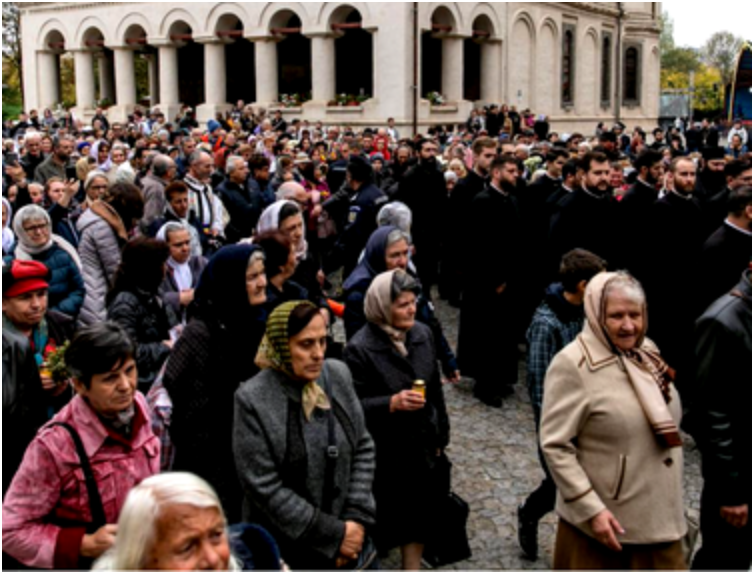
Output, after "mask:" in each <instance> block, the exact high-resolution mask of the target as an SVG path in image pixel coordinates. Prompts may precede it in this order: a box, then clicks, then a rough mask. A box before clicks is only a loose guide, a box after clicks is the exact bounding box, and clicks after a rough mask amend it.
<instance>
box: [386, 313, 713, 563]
mask: <svg viewBox="0 0 754 572" xmlns="http://www.w3.org/2000/svg"><path fill="white" fill-rule="evenodd" d="M437 312H438V317H439V318H440V320H441V322H442V323H443V327H444V329H445V333H446V336H447V338H448V341H449V342H450V344H451V346H453V347H454V348H455V347H456V343H457V335H458V311H457V310H455V309H453V308H451V307H450V306H448V305H447V304H445V303H444V302H438V307H437ZM472 389H473V382H471V381H470V380H463V381H462V382H461V383H460V384H459V385H457V386H447V387H446V399H447V404H448V409H449V413H450V417H451V431H452V443H451V447H450V448H449V450H448V456H449V457H450V459H451V460H452V462H453V463H454V473H453V479H454V489H455V492H456V493H458V494H459V495H460V496H461V497H463V498H464V499H465V500H466V501H467V502H468V503H469V505H470V506H471V517H470V520H469V535H470V538H471V547H472V550H473V553H474V555H473V557H472V559H471V560H469V561H467V562H462V563H460V564H458V565H456V566H454V567H453V569H457V570H467V569H474V570H547V569H550V568H551V565H552V553H553V549H554V543H555V528H556V523H557V519H556V517H555V515H554V514H552V515H550V516H549V517H547V518H546V519H545V520H543V521H542V524H541V526H540V558H539V560H538V561H536V562H530V561H528V560H526V559H525V558H523V556H522V554H521V551H520V549H519V547H518V542H517V522H516V519H517V517H516V509H517V507H518V506H519V505H520V504H521V502H522V501H523V500H524V499H525V498H526V497H527V496H528V495H529V493H531V492H532V491H534V490H535V489H536V488H537V487H538V486H539V484H540V482H541V479H542V478H543V473H542V470H541V469H540V466H539V462H538V457H537V449H536V437H535V428H534V416H533V414H532V410H531V406H530V402H529V397H528V393H527V391H526V386H525V369H524V361H523V359H522V361H521V377H520V381H519V384H518V386H517V387H516V393H515V395H514V396H513V397H511V398H509V399H508V400H507V401H506V402H505V405H504V407H503V409H502V410H500V409H497V410H495V409H491V408H489V407H486V406H484V405H482V404H481V403H480V402H479V401H477V400H476V399H475V398H474V397H473V395H472ZM686 451H687V455H686V503H687V506H688V507H689V508H690V509H691V511H690V512H691V514H692V515H693V514H698V509H699V499H700V493H701V476H700V460H699V455H698V454H697V453H696V452H695V451H693V450H692V446H691V444H690V443H687V447H686ZM382 564H383V567H384V568H385V569H397V568H400V558H399V555H398V554H397V551H396V552H394V553H393V554H391V556H390V558H388V559H387V560H386V561H384V562H383V563H382Z"/></svg>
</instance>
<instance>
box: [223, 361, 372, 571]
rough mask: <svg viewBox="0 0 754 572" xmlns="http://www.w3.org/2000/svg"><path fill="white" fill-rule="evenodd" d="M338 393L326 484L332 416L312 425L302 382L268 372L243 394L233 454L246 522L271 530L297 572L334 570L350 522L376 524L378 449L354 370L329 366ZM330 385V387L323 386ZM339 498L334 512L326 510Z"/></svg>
mask: <svg viewBox="0 0 754 572" xmlns="http://www.w3.org/2000/svg"><path fill="white" fill-rule="evenodd" d="M325 367H326V368H327V372H328V377H329V380H330V386H331V388H332V400H331V405H332V410H331V411H332V413H333V420H334V422H335V423H334V430H335V441H336V447H337V449H338V457H337V460H336V461H335V470H334V479H333V480H334V483H335V484H334V485H333V484H329V483H327V482H326V480H327V479H326V474H325V467H326V454H325V453H326V451H327V447H328V443H329V438H328V415H327V414H326V413H325V412H324V411H322V410H316V411H315V412H314V414H313V415H312V418H311V420H310V421H308V422H307V421H306V419H305V418H304V414H303V411H302V408H301V394H302V393H301V389H302V386H301V383H300V382H295V381H293V380H291V379H289V378H288V377H287V376H285V375H284V374H282V373H279V372H276V371H273V370H265V371H263V372H261V373H260V374H259V375H258V376H256V377H255V378H254V379H252V380H251V381H249V382H247V383H245V384H244V385H243V386H241V388H240V389H239V390H238V392H237V393H236V398H235V403H236V405H235V428H234V431H233V449H234V452H235V459H236V465H237V467H238V476H239V477H240V480H241V483H242V486H243V490H244V502H243V513H244V514H243V516H244V520H245V521H246V522H256V523H260V524H262V525H263V526H264V527H265V528H267V529H268V530H269V531H270V532H271V533H272V534H273V536H274V537H275V539H276V540H277V541H278V543H279V545H280V548H281V551H282V555H283V559H284V560H285V561H286V563H287V564H288V565H290V566H291V568H293V569H301V570H304V569H308V570H312V569H320V568H322V569H330V570H332V569H334V568H335V559H336V557H337V556H338V554H339V552H340V547H341V545H342V543H343V538H344V533H345V522H346V521H354V522H358V523H360V524H362V525H363V526H365V527H367V528H369V527H371V526H372V525H374V523H375V504H374V498H373V496H372V483H373V479H374V471H375V451H374V442H373V441H372V438H371V437H370V435H369V432H368V431H367V428H366V425H365V422H364V413H363V412H362V409H361V404H360V403H359V400H358V397H357V396H356V393H355V392H354V388H353V387H354V386H353V379H352V377H351V373H350V372H349V370H348V368H347V367H346V366H345V365H343V364H342V363H340V362H336V361H330V360H328V361H327V362H326V363H325ZM319 384H320V386H323V381H322V380H320V381H319ZM325 491H333V493H334V494H333V496H332V506H331V507H325V506H323V504H324V503H323V501H324V498H323V497H324V494H325Z"/></svg>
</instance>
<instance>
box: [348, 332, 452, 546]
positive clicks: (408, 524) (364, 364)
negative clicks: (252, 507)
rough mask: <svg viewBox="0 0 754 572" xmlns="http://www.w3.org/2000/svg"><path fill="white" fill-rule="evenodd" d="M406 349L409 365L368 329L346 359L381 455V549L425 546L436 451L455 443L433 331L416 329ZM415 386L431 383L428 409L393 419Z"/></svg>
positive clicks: (377, 483)
mask: <svg viewBox="0 0 754 572" xmlns="http://www.w3.org/2000/svg"><path fill="white" fill-rule="evenodd" d="M406 348H407V349H408V357H403V356H402V355H400V354H399V353H398V351H397V350H396V349H395V347H394V346H393V343H392V342H391V341H390V339H389V338H388V336H387V334H386V333H385V332H383V331H382V330H381V329H380V328H379V327H377V326H375V325H374V324H371V323H370V324H367V325H366V326H364V328H363V329H362V330H361V331H360V332H359V333H358V334H357V335H356V336H355V337H354V338H353V339H352V340H351V341H350V342H349V343H348V345H347V346H346V349H345V352H344V361H345V362H346V364H347V365H348V367H349V369H350V370H351V373H352V375H353V379H354V384H355V386H356V392H357V394H358V395H359V398H360V399H361V403H362V405H363V407H364V415H365V417H366V422H367V428H368V429H369V432H370V434H371V435H372V437H373V438H374V441H375V445H376V447H377V473H376V475H375V484H374V492H375V499H376V501H377V526H378V532H377V535H378V542H379V544H380V545H381V547H382V548H392V547H396V546H399V545H403V544H408V543H410V542H422V541H425V540H426V536H425V535H426V533H427V531H429V530H430V529H431V527H430V526H429V525H430V522H428V518H430V514H431V512H430V508H431V507H432V500H433V499H432V495H431V489H432V485H431V482H428V481H429V480H430V479H432V469H433V468H435V463H436V461H437V459H438V457H437V451H438V450H444V449H445V448H446V447H447V446H448V443H449V442H450V421H449V418H448V413H447V410H446V407H445V397H444V394H443V389H442V382H441V381H440V372H439V370H438V368H437V356H436V354H435V344H434V341H433V340H432V333H431V332H430V330H429V328H427V327H426V326H424V325H423V324H419V323H417V324H416V325H415V326H414V328H413V329H412V330H411V331H410V332H409V334H408V337H407V340H406ZM416 380H423V381H425V382H426V383H427V405H426V406H425V408H424V409H423V410H420V411H415V412H410V413H409V412H396V413H391V412H390V400H391V398H392V396H393V395H396V394H398V393H400V392H401V391H404V390H410V389H412V388H413V384H414V381H416ZM406 479H409V480H408V481H407V480H406Z"/></svg>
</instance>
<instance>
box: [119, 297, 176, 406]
mask: <svg viewBox="0 0 754 572" xmlns="http://www.w3.org/2000/svg"><path fill="white" fill-rule="evenodd" d="M107 319H108V320H111V321H113V322H116V323H117V324H120V325H121V326H123V328H124V329H125V330H126V332H128V335H129V336H130V337H131V339H132V340H133V341H134V342H135V343H136V347H137V349H136V366H137V367H138V369H139V389H140V390H141V391H142V393H144V394H146V393H148V392H149V388H150V387H151V386H152V384H153V383H154V380H155V378H156V377H157V374H158V373H159V372H160V369H161V368H162V366H163V364H164V363H165V361H166V360H167V359H168V357H169V356H170V349H169V348H168V347H167V346H166V345H165V344H164V343H163V342H165V341H169V340H170V327H171V324H170V321H169V320H168V316H167V313H166V311H165V306H164V304H163V302H162V300H161V299H160V297H159V296H154V295H150V294H146V293H142V292H139V293H134V292H120V293H119V294H117V295H116V296H115V298H114V299H113V300H112V302H111V303H110V307H109V308H108V311H107Z"/></svg>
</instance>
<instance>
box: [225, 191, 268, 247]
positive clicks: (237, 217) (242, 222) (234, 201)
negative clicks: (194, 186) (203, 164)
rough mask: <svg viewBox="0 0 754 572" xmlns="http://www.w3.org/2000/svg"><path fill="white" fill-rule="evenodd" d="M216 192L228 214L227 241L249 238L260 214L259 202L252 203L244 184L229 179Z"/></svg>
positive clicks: (233, 241)
mask: <svg viewBox="0 0 754 572" xmlns="http://www.w3.org/2000/svg"><path fill="white" fill-rule="evenodd" d="M216 192H217V195H218V196H219V197H220V200H221V201H222V203H223V205H224V206H225V210H227V211H228V214H229V215H230V222H229V223H228V226H226V227H225V236H226V238H227V239H228V242H229V243H231V244H235V243H236V242H239V241H240V240H242V239H244V238H251V235H252V233H253V231H254V229H255V228H256V226H257V222H259V217H260V216H262V210H261V208H260V207H261V204H256V205H255V204H254V201H253V200H252V196H251V193H250V192H249V189H248V188H247V187H246V186H244V185H237V184H235V183H233V182H231V181H230V180H227V181H225V182H223V184H221V185H220V186H219V187H217V191H216Z"/></svg>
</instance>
